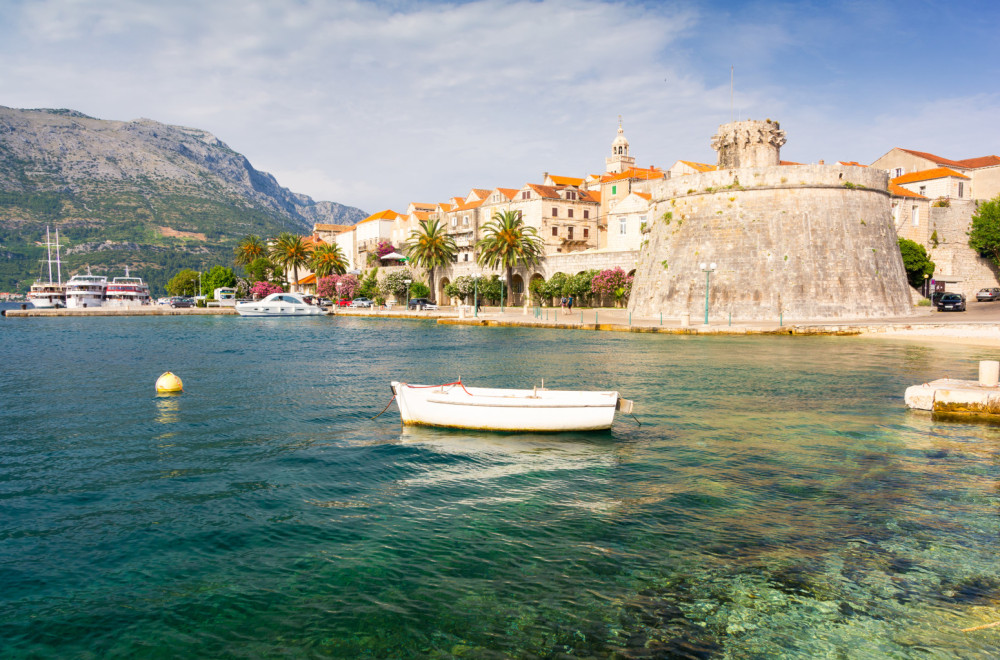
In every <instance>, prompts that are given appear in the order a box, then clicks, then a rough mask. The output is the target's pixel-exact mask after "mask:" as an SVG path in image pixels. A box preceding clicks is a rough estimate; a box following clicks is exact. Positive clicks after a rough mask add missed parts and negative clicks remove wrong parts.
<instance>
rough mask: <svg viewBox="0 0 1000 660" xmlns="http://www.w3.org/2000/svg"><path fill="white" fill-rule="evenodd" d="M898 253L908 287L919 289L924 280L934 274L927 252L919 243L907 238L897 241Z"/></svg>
mask: <svg viewBox="0 0 1000 660" xmlns="http://www.w3.org/2000/svg"><path fill="white" fill-rule="evenodd" d="M899 253H900V254H901V255H903V268H905V269H906V279H907V281H909V283H910V286H912V287H917V288H920V287H922V286H923V285H924V280H925V279H927V278H925V277H924V275H927V276H928V277H929V276H931V275H933V274H934V262H933V261H931V260H930V259H929V258H928V257H927V250H925V249H924V246H923V245H921V244H920V243H916V242H914V241H911V240H910V239H908V238H900V239H899Z"/></svg>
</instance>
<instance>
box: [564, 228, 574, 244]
mask: <svg viewBox="0 0 1000 660" xmlns="http://www.w3.org/2000/svg"><path fill="white" fill-rule="evenodd" d="M566 238H568V239H569V240H571V241H572V240H573V228H572V227H566Z"/></svg>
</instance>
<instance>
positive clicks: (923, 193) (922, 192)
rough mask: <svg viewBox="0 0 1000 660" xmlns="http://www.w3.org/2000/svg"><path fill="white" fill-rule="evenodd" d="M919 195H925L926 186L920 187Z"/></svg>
mask: <svg viewBox="0 0 1000 660" xmlns="http://www.w3.org/2000/svg"><path fill="white" fill-rule="evenodd" d="M920 194H921V195H926V194H927V186H920Z"/></svg>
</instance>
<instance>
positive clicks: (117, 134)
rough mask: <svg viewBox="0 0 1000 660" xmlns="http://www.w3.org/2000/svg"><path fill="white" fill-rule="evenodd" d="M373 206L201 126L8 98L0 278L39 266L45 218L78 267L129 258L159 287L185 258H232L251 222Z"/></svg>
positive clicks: (296, 227)
mask: <svg viewBox="0 0 1000 660" xmlns="http://www.w3.org/2000/svg"><path fill="white" fill-rule="evenodd" d="M365 216H366V214H365V213H364V212H363V211H361V210H360V209H356V208H352V207H348V206H344V205H342V204H337V203H335V202H315V201H313V200H312V199H311V198H309V197H307V196H306V195H300V194H297V193H293V192H291V191H289V190H288V189H287V188H283V187H281V186H280V185H279V184H278V182H277V181H276V180H275V178H274V177H273V176H271V175H270V174H268V173H267V172H260V171H258V170H256V169H254V167H253V166H252V165H251V164H250V162H249V161H248V160H247V159H246V157H244V156H243V155H241V154H239V153H238V152H236V151H233V150H232V149H230V148H229V147H228V146H227V145H226V144H225V143H223V142H222V141H220V140H219V139H218V138H216V137H215V136H214V135H212V134H210V133H207V132H205V131H202V130H198V129H193V128H184V127H180V126H168V125H166V124H160V123H158V122H155V121H152V120H149V119H139V120H135V121H129V122H121V121H106V120H100V119H94V118H92V117H87V116H85V115H83V114H80V113H78V112H75V111H72V110H17V109H12V108H5V107H2V106H0V290H6V291H10V290H21V291H24V290H27V287H28V286H29V285H30V283H31V281H33V280H34V279H35V278H36V277H37V276H38V271H39V268H38V260H39V259H40V258H42V256H43V253H44V247H43V246H44V237H45V227H46V226H51V227H52V228H53V230H54V229H55V228H56V227H58V228H59V232H60V239H61V242H62V244H63V254H64V255H66V261H67V269H68V270H69V271H70V272H78V271H80V270H82V269H84V268H85V267H86V266H90V267H91V268H92V269H93V271H94V272H95V273H105V272H106V273H108V274H109V275H120V274H122V272H121V271H123V270H124V267H125V266H126V265H127V266H129V267H130V268H131V271H132V273H133V274H138V275H141V276H142V277H145V278H146V279H147V280H149V281H150V282H151V283H152V284H153V285H154V287H155V288H156V289H159V290H162V285H163V284H165V282H166V280H167V279H169V277H171V276H172V275H173V273H174V272H176V271H177V270H179V269H180V268H185V267H191V268H196V269H197V268H207V267H210V266H212V265H215V264H223V265H231V261H232V247H233V246H234V245H235V244H236V242H237V241H238V240H239V239H240V238H241V237H243V236H245V235H246V234H250V233H255V234H258V235H261V236H265V237H266V236H274V235H276V234H277V233H279V232H281V231H291V232H295V233H301V234H306V233H309V232H310V231H311V230H312V226H313V224H314V223H316V222H327V223H335V224H354V223H356V222H358V221H359V220H361V219H363V218H364V217H365Z"/></svg>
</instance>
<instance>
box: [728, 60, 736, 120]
mask: <svg viewBox="0 0 1000 660" xmlns="http://www.w3.org/2000/svg"><path fill="white" fill-rule="evenodd" d="M735 69H736V67H734V66H733V65H732V64H730V65H729V111H730V112H732V113H733V119H732V120H733V121H736V97H735V96H734V95H733V73H734V71H735Z"/></svg>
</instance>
